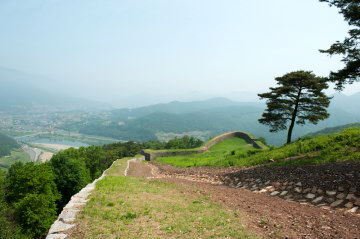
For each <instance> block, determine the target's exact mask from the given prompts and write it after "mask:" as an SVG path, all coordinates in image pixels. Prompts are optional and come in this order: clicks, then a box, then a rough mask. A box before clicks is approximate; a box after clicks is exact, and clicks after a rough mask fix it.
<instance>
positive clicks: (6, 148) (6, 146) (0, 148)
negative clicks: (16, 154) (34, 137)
mask: <svg viewBox="0 0 360 239" xmlns="http://www.w3.org/2000/svg"><path fill="white" fill-rule="evenodd" d="M18 148H20V145H19V144H18V143H17V142H16V141H15V140H14V139H13V138H10V137H9V136H7V135H5V134H2V133H0V157H3V156H8V155H10V153H11V151H12V150H13V149H18Z"/></svg>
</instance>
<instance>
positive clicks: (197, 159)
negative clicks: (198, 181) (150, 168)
mask: <svg viewBox="0 0 360 239" xmlns="http://www.w3.org/2000/svg"><path fill="white" fill-rule="evenodd" d="M249 150H254V148H253V146H252V145H250V144H247V143H246V142H245V140H244V139H241V138H231V139H227V140H224V141H222V142H220V143H218V144H215V145H214V146H212V147H211V148H210V149H209V151H207V152H205V153H201V154H191V155H184V156H173V157H161V158H158V159H157V160H158V161H159V162H161V163H165V164H171V165H176V166H180V167H192V166H208V165H209V162H214V161H218V160H220V161H224V160H225V157H226V156H227V155H229V154H231V153H234V152H237V153H239V152H243V153H246V152H248V151H249ZM228 166H231V165H228Z"/></svg>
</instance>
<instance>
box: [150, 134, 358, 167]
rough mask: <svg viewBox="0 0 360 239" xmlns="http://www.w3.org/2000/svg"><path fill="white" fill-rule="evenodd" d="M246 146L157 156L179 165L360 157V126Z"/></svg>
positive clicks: (316, 161) (318, 161) (311, 161)
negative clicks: (287, 141) (262, 147)
mask: <svg viewBox="0 0 360 239" xmlns="http://www.w3.org/2000/svg"><path fill="white" fill-rule="evenodd" d="M224 142H226V141H224ZM229 143H230V142H229ZM215 146H217V145H215ZM215 146H214V147H215ZM229 146H230V144H229ZM244 146H245V145H243V147H238V148H234V146H233V148H232V149H231V148H230V147H229V148H228V149H227V150H225V151H222V150H217V149H216V148H215V150H214V151H213V152H211V151H210V152H208V153H203V154H194V155H188V156H175V157H163V158H157V159H156V160H158V161H159V162H162V163H166V164H170V165H173V166H177V167H193V166H219V167H228V166H245V167H249V166H256V165H262V164H270V165H273V166H276V165H291V164H323V163H329V162H338V161H346V160H360V129H359V128H354V129H347V130H344V131H342V132H341V133H336V134H331V135H322V136H317V137H313V138H307V139H300V140H298V141H295V142H293V143H291V144H287V145H285V146H282V147H279V148H275V147H270V148H268V149H266V150H257V149H253V148H251V147H247V148H246V147H244ZM218 147H220V149H221V148H223V147H224V146H223V145H221V144H219V145H218ZM212 150H213V149H212ZM209 155H210V156H209Z"/></svg>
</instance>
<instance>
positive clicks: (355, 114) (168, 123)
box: [63, 94, 360, 144]
mask: <svg viewBox="0 0 360 239" xmlns="http://www.w3.org/2000/svg"><path fill="white" fill-rule="evenodd" d="M358 96H359V94H355V95H353V96H345V95H335V96H334V99H333V102H334V103H332V104H331V106H330V107H329V113H330V115H331V116H330V118H329V119H327V120H325V121H322V122H320V123H319V124H318V125H311V124H308V125H305V126H303V127H296V128H295V130H294V138H296V137H300V136H303V135H306V134H308V133H310V132H314V131H317V130H320V129H323V128H326V127H333V126H337V125H343V124H348V123H352V122H360V113H359V111H358V110H356V109H359V108H360V101H357V97H358ZM347 105H351V107H346V108H345V107H343V106H347ZM264 109H265V104H264V103H242V102H235V101H231V100H228V99H226V98H212V99H209V100H205V101H193V102H179V101H174V102H170V103H167V104H156V105H151V106H147V107H140V108H135V109H118V110H113V111H111V112H110V116H109V119H106V120H104V119H96V118H95V119H94V118H91V119H87V120H85V121H83V122H73V123H68V124H66V125H63V129H67V130H75V131H79V132H81V133H84V134H94V135H103V136H110V137H113V138H118V139H122V140H149V139H156V138H158V137H159V135H161V134H185V133H193V132H196V133H197V134H198V135H199V136H202V137H203V138H204V139H207V138H208V137H211V136H214V135H216V134H219V133H222V132H225V131H232V130H242V131H247V132H251V133H253V134H255V135H256V136H258V137H260V136H263V137H265V138H266V139H267V141H268V143H270V144H282V143H284V140H285V136H286V132H285V131H282V132H279V133H270V132H269V131H268V128H267V127H266V126H264V125H261V124H259V123H258V119H259V118H260V116H261V114H262V112H263V111H264Z"/></svg>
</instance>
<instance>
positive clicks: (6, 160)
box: [0, 149, 30, 169]
mask: <svg viewBox="0 0 360 239" xmlns="http://www.w3.org/2000/svg"><path fill="white" fill-rule="evenodd" d="M16 162H23V163H26V162H30V156H29V155H28V154H27V153H25V152H24V151H23V150H22V149H16V150H13V151H11V155H10V156H5V157H1V158H0V168H2V169H8V168H10V166H11V165H13V164H14V163H16Z"/></svg>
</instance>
